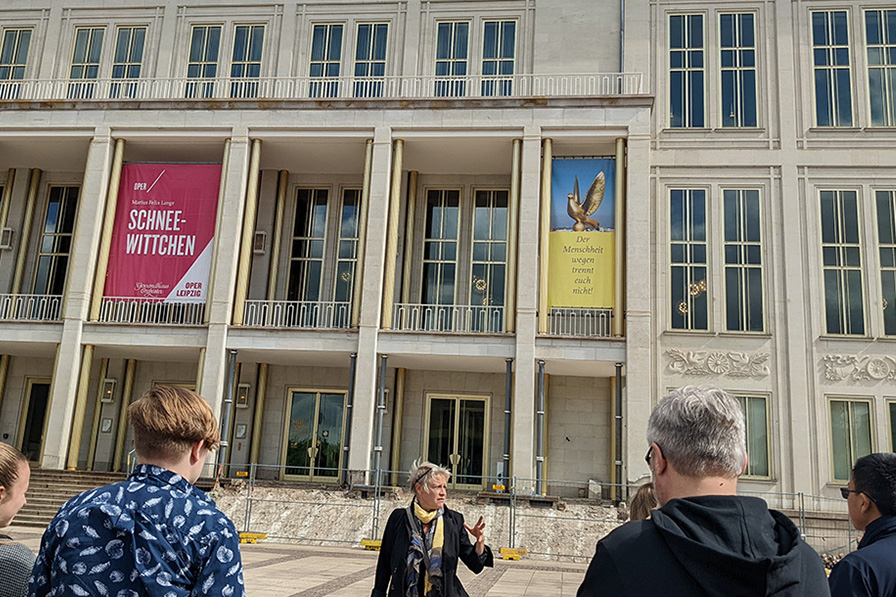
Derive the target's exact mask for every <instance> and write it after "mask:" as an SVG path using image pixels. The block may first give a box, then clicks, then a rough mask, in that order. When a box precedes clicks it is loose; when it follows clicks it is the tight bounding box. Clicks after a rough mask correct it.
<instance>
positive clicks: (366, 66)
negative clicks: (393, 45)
mask: <svg viewBox="0 0 896 597" xmlns="http://www.w3.org/2000/svg"><path fill="white" fill-rule="evenodd" d="M388 39H389V26H388V25H387V24H386V23H361V24H359V25H358V38H357V42H356V44H355V89H354V95H355V97H382V95H383V77H384V76H385V75H386V46H387V42H388Z"/></svg>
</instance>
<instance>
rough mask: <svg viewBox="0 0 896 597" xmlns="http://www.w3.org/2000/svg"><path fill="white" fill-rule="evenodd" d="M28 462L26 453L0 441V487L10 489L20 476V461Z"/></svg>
mask: <svg viewBox="0 0 896 597" xmlns="http://www.w3.org/2000/svg"><path fill="white" fill-rule="evenodd" d="M21 462H28V459H27V458H26V457H25V455H24V454H22V453H21V452H19V451H18V450H16V449H15V448H13V447H12V446H10V445H9V444H4V443H0V487H3V488H5V489H9V488H10V487H12V484H13V483H15V482H16V479H18V478H19V463H21Z"/></svg>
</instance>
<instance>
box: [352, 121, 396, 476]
mask: <svg viewBox="0 0 896 597" xmlns="http://www.w3.org/2000/svg"><path fill="white" fill-rule="evenodd" d="M391 173H392V139H391V131H390V129H389V128H388V127H377V129H376V131H375V133H374V139H373V163H372V166H371V173H370V204H369V209H368V216H367V239H366V246H365V248H364V263H363V264H361V263H359V264H358V267H359V268H363V269H364V279H363V282H362V287H361V288H356V289H355V291H356V292H361V293H362V296H361V320H360V325H359V326H358V361H357V368H356V370H355V403H354V407H353V408H352V436H351V444H350V446H349V461H348V465H347V466H348V469H349V470H350V471H354V472H355V474H354V477H355V480H357V477H358V475H357V471H366V470H368V469H369V468H370V457H371V454H372V450H373V421H374V411H375V408H376V382H377V366H378V359H377V340H378V330H379V323H380V310H381V308H382V298H383V274H384V271H385V257H386V217H387V212H388V205H389V189H390V180H391Z"/></svg>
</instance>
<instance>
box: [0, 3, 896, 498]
mask: <svg viewBox="0 0 896 597" xmlns="http://www.w3.org/2000/svg"><path fill="white" fill-rule="evenodd" d="M596 5H597V6H596ZM0 36H2V37H0V43H2V47H0V169H2V170H3V171H5V172H7V177H6V180H5V184H4V186H3V195H2V203H0V227H2V228H4V234H3V238H2V239H0V241H2V242H0V245H2V247H3V249H2V250H0V292H2V293H3V294H2V295H0V299H2V303H0V329H2V333H0V354H2V355H3V356H2V357H0V392H2V393H0V400H2V402H0V437H2V438H3V441H8V442H10V443H14V444H16V445H18V446H20V447H22V449H23V450H24V451H26V452H27V453H28V455H29V457H31V458H32V459H33V460H35V461H36V462H39V463H40V464H41V465H42V466H44V467H48V468H66V467H68V468H90V469H94V470H108V469H113V470H119V469H121V468H122V467H123V466H125V463H126V461H127V452H128V445H129V444H128V437H127V434H126V426H125V418H124V416H123V413H124V408H125V407H126V405H127V403H128V401H129V400H132V399H134V398H136V397H137V396H139V395H140V394H141V393H142V392H143V391H144V390H145V389H146V388H148V387H150V386H151V385H152V384H156V383H168V384H183V385H187V386H189V387H194V388H196V389H197V390H199V391H200V392H201V393H202V394H203V395H204V396H205V397H206V398H207V399H208V400H209V402H210V403H211V404H212V406H213V408H214V409H215V410H216V412H219V413H221V414H222V418H223V419H225V420H228V419H229V420H230V422H231V425H229V426H228V429H229V437H228V438H227V439H229V446H228V449H227V452H226V455H225V459H224V460H225V463H226V464H229V465H231V470H236V469H239V468H241V467H245V466H247V465H249V464H250V463H256V464H258V465H259V466H262V467H263V469H262V470H265V471H266V474H268V475H269V476H282V477H284V478H297V479H303V480H307V481H312V482H313V481H322V482H332V481H333V480H334V479H337V478H348V477H350V478H351V479H352V480H354V481H370V477H369V474H368V473H367V472H366V471H370V470H371V469H384V470H406V469H407V468H409V467H410V465H411V462H412V461H413V460H415V459H417V458H421V457H423V458H428V459H430V460H434V461H437V462H441V463H444V464H447V465H450V466H451V468H452V470H453V471H454V476H453V479H452V481H453V483H455V486H457V487H461V488H470V489H476V488H482V487H485V486H487V485H488V484H490V483H491V481H490V480H489V479H488V477H494V476H499V477H500V476H501V475H504V474H511V475H513V476H514V477H516V478H517V479H518V481H517V482H518V483H519V484H520V486H525V487H530V488H531V490H532V491H539V492H544V491H552V487H551V486H550V483H549V480H551V479H561V480H570V481H574V482H580V483H588V481H590V480H593V481H596V482H598V483H604V484H612V483H614V482H637V481H639V480H641V479H643V478H644V477H645V476H646V475H647V467H646V464H645V463H644V461H643V458H642V457H641V456H642V453H643V451H644V450H645V449H646V442H645V439H644V430H645V427H646V420H647V416H648V415H649V412H650V409H651V407H652V405H653V404H655V403H656V401H657V399H658V398H659V397H660V396H661V395H662V394H663V393H665V392H666V391H667V390H668V389H670V388H674V387H677V386H680V385H684V384H689V383H713V384H715V385H719V386H721V387H724V388H725V389H728V390H730V391H732V392H733V393H734V394H735V395H737V396H738V397H739V398H740V399H741V401H742V404H743V406H744V409H745V412H746V414H747V421H748V443H749V446H748V448H749V451H750V455H751V458H750V465H749V468H748V470H747V475H746V476H745V478H744V483H743V484H742V485H743V487H745V488H746V489H750V490H755V491H766V492H804V493H809V494H813V495H820V496H829V497H832V498H833V497H836V495H837V487H839V486H840V485H842V484H843V483H844V482H845V480H847V479H848V473H849V467H850V466H851V462H852V461H853V460H854V459H855V458H856V457H857V456H859V455H861V454H863V453H866V452H868V451H872V450H892V449H894V444H893V442H894V439H893V433H894V431H893V425H894V421H896V360H894V357H893V354H896V351H894V346H896V344H894V338H896V315H894V313H896V311H894V310H893V307H894V305H896V261H894V259H896V257H894V254H896V253H894V252H896V248H894V247H896V230H894V226H896V224H894V222H896V215H894V214H896V175H894V174H893V173H894V165H896V152H893V151H892V150H891V148H892V147H893V146H894V141H896V136H894V135H896V133H894V132H893V128H892V127H893V125H894V122H893V119H896V89H894V81H896V79H894V74H893V73H894V72H896V64H894V56H896V54H894V52H896V49H894V48H896V6H894V5H888V4H887V3H886V2H877V1H876V0H872V1H871V2H866V3H863V4H861V5H859V4H858V3H852V2H848V3H839V4H834V3H831V2H828V1H824V0H815V1H803V2H780V1H778V2H774V1H766V2H755V3H754V2H739V3H737V4H736V5H732V4H729V3H720V2H699V1H694V2H680V1H668V2H662V1H655V2H645V3H632V2H624V1H622V2H600V3H595V2H593V1H592V0H562V1H560V0H558V1H555V2H550V3H548V2H536V1H535V0H494V1H482V0H454V1H437V2H436V1H433V2H421V1H419V0H409V1H403V2H385V1H383V2H378V1H373V2H357V3H343V2H331V1H324V0H321V1H318V2H312V3H301V2H270V3H266V2H251V3H245V2H244V3H232V2H226V1H224V2H220V3H218V4H215V5H213V6H210V5H204V4H200V3H198V2H194V3H172V2H164V1H162V2H155V3H153V2H150V3H146V2H141V3H136V2H134V3H132V2H124V3H120V2H119V3H114V4H112V3H106V2H102V1H99V0H95V1H87V0H78V1H75V2H66V3H61V2H56V1H54V0H45V1H44V2H32V1H29V2H24V1H21V2H20V1H18V0H11V2H8V3H6V4H5V5H4V7H3V8H2V9H0ZM561 162H562V163H565V164H572V166H571V167H572V168H573V170H575V169H576V168H577V167H578V166H577V164H593V163H598V162H600V163H603V164H609V166H608V167H606V168H604V170H603V175H604V176H605V178H602V179H601V183H600V185H597V178H595V179H594V180H595V183H594V184H592V182H591V180H586V179H584V178H583V179H582V180H581V181H579V180H578V179H577V180H576V183H575V186H574V187H571V186H570V185H569V184H567V183H565V182H563V184H565V185H566V186H565V187H563V189H562V190H560V191H558V190H557V188H559V186H558V187H557V188H554V187H552V183H555V184H556V185H561V182H562V181H565V180H566V179H563V178H561V176H560V174H559V173H560V170H559V169H558V168H559V164H560V163H561ZM141 165H143V166H147V167H149V168H150V169H151V168H152V167H155V168H156V170H155V171H159V172H162V171H165V170H166V166H167V165H171V167H170V172H173V171H174V168H175V166H200V165H216V166H219V170H217V171H216V172H219V174H218V177H219V180H218V182H217V185H209V186H214V188H212V189H211V191H210V194H211V196H212V199H213V200H214V199H215V196H216V199H217V202H216V204H215V205H216V208H215V210H214V212H213V214H212V218H211V219H210V221H211V222H212V224H213V227H214V234H213V240H212V242H211V244H210V245H209V252H208V253H207V254H205V253H204V254H205V255H206V258H207V266H206V267H207V270H208V273H207V278H203V282H202V284H205V290H204V293H203V296H202V300H181V299H177V300H174V299H171V298H170V297H168V298H156V297H155V296H154V295H151V294H144V295H143V296H142V297H140V296H121V295H119V294H116V293H114V292H112V291H111V289H113V288H114V287H115V286H114V284H112V282H110V280H111V279H113V278H114V277H115V276H119V275H121V274H122V271H123V268H124V269H126V268H127V266H122V263H123V261H122V259H121V258H122V256H123V255H125V254H127V255H130V254H132V253H134V252H135V250H132V248H131V249H125V250H119V249H117V248H116V247H118V244H116V243H117V242H118V241H117V240H115V239H117V238H118V237H117V236H116V234H118V232H121V233H122V234H124V232H123V230H124V227H125V225H126V224H121V223H120V222H122V220H121V218H122V214H123V213H124V212H123V211H122V209H123V208H122V206H123V205H124V204H123V203H122V201H123V199H121V198H122V197H125V196H126V195H127V194H128V193H131V194H133V193H139V192H146V193H147V196H149V193H150V191H152V188H153V185H154V184H155V182H158V180H159V179H156V180H155V181H154V180H149V179H146V180H143V179H139V180H138V179H133V178H132V177H131V174H130V173H131V172H132V170H131V169H130V168H131V167H132V166H135V167H136V166H141ZM160 169H161V170H160ZM576 171H577V172H579V173H582V172H585V170H581V169H580V170H576ZM169 174H170V173H169ZM159 176H160V177H161V176H162V173H160V174H159ZM582 176H584V174H583V175H582ZM591 176H593V174H589V176H588V178H591ZM150 178H152V177H150ZM580 183H581V188H582V190H585V189H586V188H588V192H587V193H580V192H579V184H580ZM604 183H605V184H606V188H604V186H603V185H604ZM597 186H599V188H600V193H599V194H603V201H604V202H606V203H607V204H609V203H612V204H613V206H615V213H613V215H612V216H611V219H610V220H607V219H605V218H604V217H603V216H602V217H600V218H598V219H599V220H600V222H596V221H594V220H593V219H591V220H589V219H588V217H587V216H589V215H594V217H595V218H597V216H600V214H601V213H602V212H600V211H598V212H596V214H593V213H592V212H591V211H589V206H591V207H594V208H595V209H596V208H597V205H596V204H599V203H600V200H599V199H600V198H599V197H598V198H597V199H596V200H595V201H594V202H593V203H589V202H590V201H592V200H591V197H592V191H593V190H594V189H595V188H596V187H597ZM558 193H559V195H558ZM566 194H569V202H570V203H569V205H568V206H565V207H564V203H563V201H565V199H564V198H565V197H566ZM555 196H559V197H561V200H560V202H559V203H557V201H556V200H555V199H554V197H555ZM611 199H612V201H611ZM558 206H559V207H558ZM577 208H579V209H583V210H584V212H583V213H581V214H574V212H575V211H576V209H577ZM156 209H157V206H156V205H149V206H148V207H147V208H146V209H145V210H144V211H143V212H140V213H142V214H143V215H139V214H138V215H135V216H134V218H135V219H133V220H131V224H132V225H133V226H134V227H136V228H141V227H143V228H148V229H153V230H156V231H158V230H168V231H170V230H172V229H177V226H178V224H177V222H178V221H181V220H178V217H179V216H177V215H174V216H170V217H173V218H174V220H173V221H174V224H173V225H172V224H171V222H170V220H164V218H165V217H166V216H159V215H158V214H155V212H154V211H153V210H156ZM138 211H139V210H138ZM150 212H153V214H155V215H152V214H150ZM565 212H568V214H569V215H568V217H567V216H566V215H564V214H565ZM585 212H588V213H587V214H586V213H585ZM131 213H135V212H131ZM177 213H180V212H177ZM554 214H560V215H559V216H558V217H559V218H560V219H561V220H563V219H564V218H566V219H565V220H564V221H563V223H559V224H558V223H556V222H555V221H554V220H553V219H552V218H553V217H554ZM577 216H578V217H577ZM140 218H144V219H140ZM160 218H161V219H160ZM186 221H187V220H182V222H186ZM558 221H559V220H558ZM124 222H125V223H127V222H128V220H127V219H124ZM573 222H575V225H573ZM132 229H133V228H132ZM610 231H613V232H614V233H615V235H614V236H612V237H606V238H611V239H612V240H611V241H609V242H610V244H609V245H607V246H606V247H605V248H606V249H607V250H606V252H604V251H603V249H600V250H598V249H590V248H587V247H585V246H584V245H583V243H584V244H587V243H589V242H592V240H593V239H596V238H598V237H597V236H596V235H595V236H589V234H591V233H593V232H600V233H604V232H610ZM564 234H565V235H572V236H566V237H561V236H558V235H564ZM166 238H168V237H167V236H166ZM560 238H568V239H571V240H569V241H568V242H569V243H572V244H568V245H563V244H562V242H561V241H559V240H555V239H560ZM601 238H604V237H601ZM154 242H155V241H154ZM159 242H162V241H159ZM166 242H167V241H166ZM563 242H566V241H563ZM575 243H579V245H576V244H575ZM555 247H565V248H561V249H555ZM182 248H183V245H180V248H179V249H177V250H178V251H180V250H181V249H182ZM191 251H192V247H191V248H190V250H189V251H188V252H191ZM136 252H140V251H136ZM555 253H556V255H555ZM563 254H566V257H565V258H568V259H572V260H571V261H569V263H572V265H571V266H569V267H568V268H567V269H568V271H561V270H563V268H564V267H567V266H566V265H563V264H564V263H567V262H563V261H562V258H564V255H563ZM570 255H573V256H578V258H579V259H582V261H575V258H570V257H569V256H570ZM601 255H604V256H605V257H603V260H601V258H600V257H599V256H601ZM610 255H612V258H610V257H609V256H610ZM555 258H556V259H558V260H557V261H555ZM589 259H590V260H591V261H590V262H589V261H588V260H589ZM594 259H597V260H598V262H599V265H598V266H597V269H598V270H600V271H598V272H596V273H595V272H594V271H592V270H593V269H594V268H593V267H592V265H591V264H594ZM124 263H127V260H125V261H124ZM561 274H564V275H561ZM570 276H572V277H570ZM592 278H594V279H592ZM206 279H207V283H206V282H205V281H204V280H206ZM573 286H574V287H576V288H579V287H580V286H581V288H582V290H581V293H582V294H585V295H588V294H590V293H592V290H594V291H595V293H596V294H601V293H603V291H604V290H607V289H611V290H608V291H607V292H608V294H607V296H606V297H604V298H602V299H600V300H598V299H594V300H591V299H590V298H589V297H574V298H573V299H568V298H566V299H564V298H559V295H560V293H559V289H561V288H567V287H573ZM184 296H186V295H184ZM579 299H582V300H579ZM228 396H231V397H232V398H233V400H232V402H231V401H230V400H227V399H226V398H227V397H228ZM822 455H823V456H822ZM265 467H270V468H265ZM546 483H547V485H545V484H546ZM560 487H561V486H560V485H557V486H555V487H554V488H553V491H554V492H557V493H560V492H562V490H561V489H560Z"/></svg>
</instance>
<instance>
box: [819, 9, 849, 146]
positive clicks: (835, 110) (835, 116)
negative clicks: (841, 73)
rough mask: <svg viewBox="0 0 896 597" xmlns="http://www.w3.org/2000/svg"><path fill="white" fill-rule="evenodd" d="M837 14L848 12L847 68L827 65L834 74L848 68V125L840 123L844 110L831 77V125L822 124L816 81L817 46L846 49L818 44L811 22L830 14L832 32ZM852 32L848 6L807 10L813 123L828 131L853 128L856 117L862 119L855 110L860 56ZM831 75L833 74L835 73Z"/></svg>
mask: <svg viewBox="0 0 896 597" xmlns="http://www.w3.org/2000/svg"><path fill="white" fill-rule="evenodd" d="M834 13H844V14H845V15H846V32H847V36H848V37H849V39H848V40H847V42H846V45H845V49H846V51H847V54H848V55H847V59H848V63H847V65H846V68H845V69H844V68H838V69H834V68H832V67H834V66H840V65H829V66H828V67H826V68H827V70H828V71H830V72H831V73H833V72H834V71H836V70H845V71H846V79H847V80H848V81H849V117H850V121H849V123H848V124H845V123H841V121H840V116H839V115H840V113H841V112H842V111H843V110H842V109H840V108H839V103H837V102H836V101H835V100H836V98H837V94H836V93H835V92H834V91H833V88H834V86H835V85H836V83H835V82H834V79H833V78H832V79H831V93H832V95H831V96H830V97H828V100H829V101H830V109H831V120H832V124H821V123H819V121H818V107H819V106H818V89H817V83H816V76H817V66H816V64H815V51H816V48H817V47H819V48H823V49H824V50H825V51H827V52H834V51H835V49H836V48H843V47H844V46H843V45H836V44H827V45H823V46H816V45H815V39H814V38H815V32H814V31H815V30H814V25H813V22H812V21H813V18H814V16H815V15H816V14H825V15H828V20H829V22H828V24H827V28H828V32H829V33H830V32H831V31H833V28H834V24H833V20H831V19H832V18H833V14H834ZM853 34H854V31H853V23H852V13H851V11H850V10H846V9H842V8H831V9H826V10H821V9H819V10H809V11H808V42H809V43H808V44H807V45H808V48H809V65H808V66H809V72H810V73H811V77H809V85H810V87H811V89H810V91H809V94H810V97H811V98H812V106H811V111H812V126H814V127H817V128H820V129H825V130H827V129H843V128H853V127H855V126H857V120H858V118H859V115H858V114H857V113H856V108H857V104H856V91H857V89H856V81H855V67H857V66H859V65H857V64H856V62H857V56H856V55H855V52H854V47H853V43H854V42H853V41H852V40H853V39H854V37H855V36H854V35H853ZM831 76H833V74H832V75H831ZM835 104H836V105H835Z"/></svg>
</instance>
